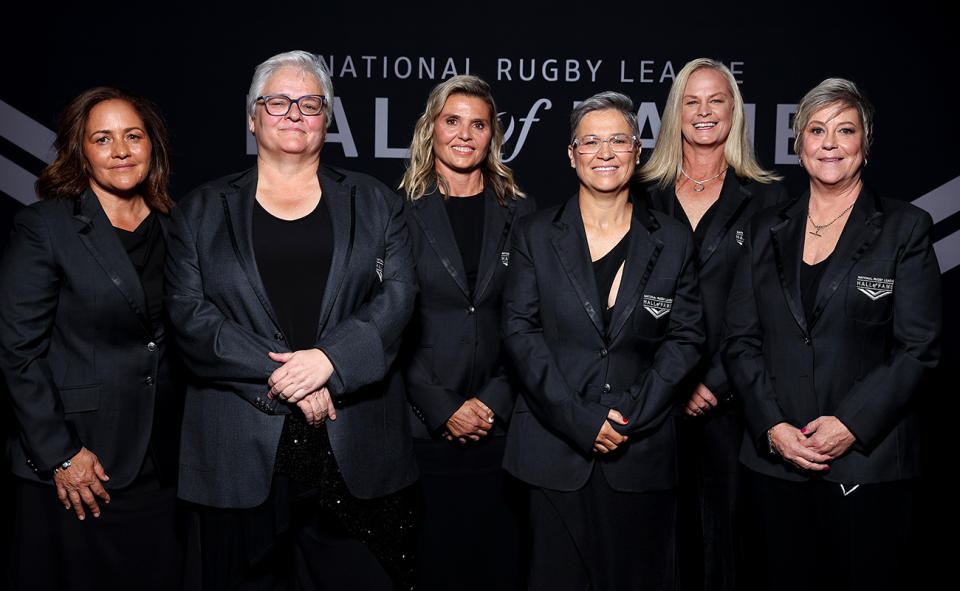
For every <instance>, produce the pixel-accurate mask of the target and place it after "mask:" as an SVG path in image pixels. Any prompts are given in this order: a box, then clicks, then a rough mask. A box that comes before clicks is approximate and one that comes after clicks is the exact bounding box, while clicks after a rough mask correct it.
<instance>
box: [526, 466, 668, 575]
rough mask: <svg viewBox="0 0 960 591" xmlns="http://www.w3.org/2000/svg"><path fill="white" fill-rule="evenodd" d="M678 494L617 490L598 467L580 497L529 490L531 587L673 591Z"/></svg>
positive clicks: (576, 492) (542, 490)
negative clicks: (611, 486)
mask: <svg viewBox="0 0 960 591" xmlns="http://www.w3.org/2000/svg"><path fill="white" fill-rule="evenodd" d="M676 513H677V498H676V492H675V491H672V490H671V491H655V492H643V493H634V492H619V491H616V490H613V489H612V488H610V485H609V484H608V483H607V481H606V479H605V478H604V477H603V472H602V471H601V470H600V469H599V468H598V467H597V466H596V465H595V466H594V469H593V474H592V475H591V476H590V480H589V481H587V484H586V485H584V487H583V488H581V489H580V490H577V491H574V492H559V491H555V490H548V489H543V488H532V489H531V491H530V528H531V537H532V547H531V557H530V572H529V581H528V584H529V589H531V590H537V591H557V590H559V589H562V590H564V591H580V590H586V589H590V590H592V591H625V590H629V589H644V590H646V589H650V590H657V591H660V590H672V589H674V587H675V581H676V572H675V570H676V562H675V553H676V551H675V546H676V537H675V529H676Z"/></svg>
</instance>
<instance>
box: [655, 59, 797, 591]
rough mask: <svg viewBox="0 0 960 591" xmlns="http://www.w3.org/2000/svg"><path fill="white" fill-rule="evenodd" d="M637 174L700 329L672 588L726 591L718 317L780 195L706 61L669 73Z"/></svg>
mask: <svg viewBox="0 0 960 591" xmlns="http://www.w3.org/2000/svg"><path fill="white" fill-rule="evenodd" d="M639 174H640V178H641V179H642V180H643V181H645V182H646V183H648V184H647V192H648V194H649V196H650V201H651V204H652V206H653V209H655V210H657V211H662V212H664V213H666V214H668V215H671V216H673V217H675V218H677V219H678V220H680V221H681V222H682V223H683V224H684V225H685V226H687V227H688V228H689V229H690V230H691V231H692V232H693V238H694V243H695V244H696V246H697V256H696V260H697V270H698V272H699V275H700V294H701V296H702V298H703V316H704V324H705V326H706V329H707V342H706V345H705V347H704V355H703V358H702V359H701V361H700V364H699V365H698V367H697V370H696V371H695V372H693V373H692V374H691V376H690V378H689V380H688V383H687V384H686V385H685V386H684V388H683V391H684V398H685V399H684V400H683V404H684V411H685V412H686V414H687V415H688V417H689V418H687V420H684V421H681V423H680V431H679V433H678V438H679V445H680V482H681V497H680V517H679V529H678V538H679V550H680V553H679V556H678V561H679V564H680V569H679V573H680V578H681V588H691V589H707V590H729V591H732V590H735V589H739V588H741V586H742V585H741V584H740V583H739V582H738V579H739V578H738V576H737V566H738V563H739V562H740V560H742V559H743V556H742V553H741V552H740V550H741V546H742V544H743V539H742V535H741V531H740V529H741V528H740V520H741V492H740V491H741V488H742V487H741V484H740V480H741V478H740V470H741V468H740V464H739V462H738V461H737V457H738V454H739V451H740V440H741V439H742V437H743V420H742V419H741V417H740V411H739V409H738V406H737V404H736V403H735V402H734V398H735V395H734V392H733V390H732V388H731V387H730V384H729V382H728V380H727V374H726V372H725V371H724V369H723V363H722V361H721V359H720V342H721V340H722V338H723V316H724V313H725V312H726V306H727V295H728V294H729V292H730V284H731V282H732V281H733V272H734V270H735V269H736V265H737V261H738V260H739V257H740V251H741V250H742V245H743V232H744V229H745V228H746V225H747V220H749V219H750V216H752V215H753V214H754V213H756V212H758V211H760V210H761V209H765V208H767V207H770V206H772V205H774V204H776V203H778V202H782V201H785V200H786V197H787V194H786V190H785V189H784V188H783V185H781V184H780V183H779V182H776V181H778V180H779V179H780V177H779V176H777V175H776V174H774V173H772V172H769V171H766V170H763V169H762V168H760V165H759V164H757V161H756V159H755V158H754V156H753V148H752V146H751V145H750V139H749V136H748V134H747V121H746V117H745V116H744V108H743V99H742V98H741V96H740V90H739V89H738V88H737V81H736V80H735V79H734V77H733V74H731V73H730V70H729V69H728V68H727V67H726V66H724V65H723V64H722V63H720V62H718V61H715V60H712V59H708V58H699V59H695V60H693V61H690V62H688V63H687V64H686V65H685V66H684V67H683V68H682V69H681V70H680V71H679V72H677V77H676V78H675V79H674V81H673V86H672V87H671V89H670V94H669V96H668V97H667V104H666V107H665V108H664V110H663V118H662V120H661V125H660V133H659V134H658V135H657V144H656V146H655V147H654V149H653V155H652V156H651V157H650V159H649V160H648V161H647V163H646V164H645V165H644V167H643V168H642V169H641V170H640V173H639Z"/></svg>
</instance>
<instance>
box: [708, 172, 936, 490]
mask: <svg viewBox="0 0 960 591" xmlns="http://www.w3.org/2000/svg"><path fill="white" fill-rule="evenodd" d="M808 197H809V195H804V196H803V197H801V198H800V199H799V200H797V201H795V202H793V203H792V204H788V205H784V206H781V207H777V208H773V209H768V210H765V211H763V212H760V213H759V214H757V215H756V216H755V217H754V218H753V220H751V222H750V227H749V230H748V232H747V239H746V243H745V244H744V256H743V258H742V259H741V261H740V265H739V266H738V268H737V273H736V277H735V279H734V285H733V289H732V291H731V293H730V298H729V300H728V307H727V322H728V329H727V330H728V332H727V336H726V338H725V340H724V344H723V355H724V361H725V363H726V366H727V372H728V375H729V376H730V379H731V380H732V382H733V383H734V384H735V386H736V388H737V391H738V392H739V394H740V395H741V396H742V399H743V409H744V415H745V418H746V422H747V433H746V434H745V436H744V444H743V446H742V448H741V453H740V459H741V461H742V462H743V463H744V464H746V465H747V467H749V468H750V469H752V470H755V471H757V472H761V473H763V474H767V475H769V476H775V477H778V478H783V479H786V480H797V481H799V480H805V479H807V478H808V477H809V475H808V474H806V473H803V472H802V471H800V470H796V469H794V468H792V467H791V466H789V465H787V462H784V461H783V460H782V459H780V457H779V456H774V455H771V454H770V453H769V451H768V447H767V441H766V432H767V430H768V429H769V428H770V427H772V426H774V425H776V424H778V423H780V422H784V421H785V422H787V423H790V424H791V425H793V426H795V427H798V428H799V427H802V426H803V425H805V424H806V423H808V422H809V421H811V420H813V419H815V418H817V417H819V416H829V415H833V416H836V417H837V418H839V419H840V420H841V421H842V422H843V424H844V425H846V426H847V428H848V429H850V431H851V432H852V433H853V435H854V436H855V437H856V438H857V442H856V443H855V444H854V446H853V447H852V448H851V449H850V451H849V452H847V454H846V455H844V456H842V457H840V458H838V459H837V460H835V461H833V462H832V463H831V465H830V470H829V471H828V472H825V473H823V474H822V475H817V476H816V477H817V478H823V479H824V480H828V481H831V482H840V483H848V484H852V483H869V482H884V481H891V480H899V479H906V478H911V477H914V476H917V475H918V474H919V472H920V460H919V447H918V446H919V424H918V416H917V408H916V397H917V394H918V389H919V387H920V384H921V380H922V378H923V377H924V375H925V374H926V373H927V371H928V370H929V369H930V368H932V367H934V366H935V365H936V364H937V360H938V358H939V341H940V329H941V318H940V315H941V312H940V270H939V267H938V265H937V259H936V255H935V254H934V252H933V248H932V247H931V244H930V239H929V232H930V227H931V226H932V221H931V219H930V215H929V214H927V213H926V212H924V211H922V210H920V209H918V208H916V207H914V206H912V205H910V204H908V203H904V202H901V201H894V200H889V199H880V198H878V197H876V196H874V195H873V193H872V192H871V191H869V190H868V189H866V188H865V189H863V190H862V191H861V193H860V196H859V197H858V198H857V201H856V204H855V205H854V207H853V210H852V211H851V212H850V218H849V219H848V220H847V224H846V226H845V227H844V229H843V233H842V235H841V236H840V240H839V242H838V243H837V246H836V248H835V249H834V251H833V254H832V255H831V258H830V261H829V262H828V263H827V265H828V266H827V268H826V269H825V271H824V274H823V278H822V280H821V283H820V289H819V291H818V292H817V294H816V300H815V302H816V303H815V308H814V313H813V318H812V322H811V323H810V324H808V323H807V320H806V318H805V316H804V312H803V304H802V302H801V299H800V288H799V277H800V265H801V263H802V256H803V239H804V232H805V231H806V228H807V201H808Z"/></svg>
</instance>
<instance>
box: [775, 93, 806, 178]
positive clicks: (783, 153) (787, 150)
mask: <svg viewBox="0 0 960 591" xmlns="http://www.w3.org/2000/svg"><path fill="white" fill-rule="evenodd" d="M796 112H797V105H780V104H778V105H777V143H776V146H775V147H774V157H773V163H774V164H800V159H799V158H797V156H796V155H795V154H792V153H791V152H792V148H793V142H792V141H791V140H792V139H793V125H792V121H791V115H793V114H794V113H796Z"/></svg>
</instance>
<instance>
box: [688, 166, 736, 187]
mask: <svg viewBox="0 0 960 591" xmlns="http://www.w3.org/2000/svg"><path fill="white" fill-rule="evenodd" d="M680 172H681V173H683V176H685V177H687V178H688V179H690V180H691V181H693V190H694V191H696V192H697V193H702V192H703V183H709V182H710V181H712V180H713V179H715V178H717V177H718V176H720V175H721V174H723V173H725V172H727V167H726V166H724V167H723V170H721V171H720V172H718V173H717V174H715V175H713V176H712V177H710V178H708V179H703V180H702V181H698V180H697V179H695V178H693V177H691V176H690V175H689V174H687V171H685V170H684V169H683V167H682V166H681V167H680Z"/></svg>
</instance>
